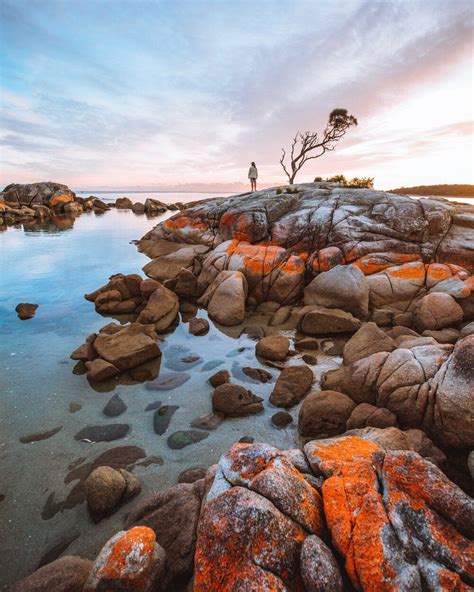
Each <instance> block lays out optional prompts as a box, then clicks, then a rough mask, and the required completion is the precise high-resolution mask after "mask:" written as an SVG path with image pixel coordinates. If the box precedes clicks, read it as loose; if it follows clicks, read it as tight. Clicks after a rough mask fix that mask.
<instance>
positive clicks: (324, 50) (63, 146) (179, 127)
mask: <svg viewBox="0 0 474 592" xmlns="http://www.w3.org/2000/svg"><path fill="white" fill-rule="evenodd" d="M0 10H1V14H0V17H1V18H0V20H1V39H0V45H1V47H0V82H1V91H0V100H1V107H2V112H1V115H0V124H1V126H0V161H1V163H0V185H1V186H3V185H6V184H8V183H11V182H18V183H30V182H36V181H47V180H49V181H57V182H60V183H65V184H67V185H69V186H70V187H71V188H73V189H75V190H85V189H91V190H92V189H125V188H128V189H143V190H147V189H190V190H191V189H193V190H194V189H209V190H213V189H216V190H217V189H221V190H233V189H234V188H235V189H236V190H239V189H241V188H242V187H243V185H242V184H246V183H247V171H248V166H249V163H250V161H255V162H256V163H257V167H258V170H259V183H260V185H261V186H270V185H278V184H283V183H284V182H285V177H284V174H283V171H282V169H281V167H280V164H279V160H280V154H281V147H282V146H284V147H287V146H288V145H289V144H290V142H291V139H292V137H293V135H294V134H295V132H296V131H298V130H301V131H306V130H311V131H321V130H323V129H324V126H325V123H326V121H327V117H328V114H329V113H330V111H331V110H332V109H334V108H335V107H339V108H345V109H348V111H349V112H350V113H352V114H353V115H354V116H355V117H357V119H358V121H359V125H358V126H357V128H352V129H350V130H349V131H348V133H347V134H346V136H345V138H344V139H343V140H342V141H341V142H340V143H339V145H338V146H337V148H336V149H335V150H334V152H332V153H329V154H326V155H324V156H323V157H321V158H319V159H315V160H312V161H310V162H309V163H307V165H306V167H305V168H304V169H302V171H301V172H300V174H299V175H298V177H297V181H300V182H307V181H312V180H313V179H314V177H315V176H322V177H326V176H330V175H334V174H338V173H343V174H345V175H346V177H353V176H370V177H374V178H375V185H376V187H378V188H380V189H390V188H395V187H399V186H402V185H403V186H411V185H420V184H435V183H473V182H474V145H473V119H474V82H473V65H474V57H473V49H474V41H473V13H474V2H471V1H468V2H463V1H457V0H449V1H448V0H443V1H442V2H438V1H437V0H423V1H422V2H417V1H411V0H398V1H374V0H371V1H363V0H342V1H341V0H339V1H337V2H334V1H333V0H331V1H329V2H325V1H318V0H309V1H306V0H291V1H288V0H253V1H247V0H234V1H228V0H214V1H208V0H189V1H185V0H170V1H168V0H60V1H59V0H39V1H37V0H0Z"/></svg>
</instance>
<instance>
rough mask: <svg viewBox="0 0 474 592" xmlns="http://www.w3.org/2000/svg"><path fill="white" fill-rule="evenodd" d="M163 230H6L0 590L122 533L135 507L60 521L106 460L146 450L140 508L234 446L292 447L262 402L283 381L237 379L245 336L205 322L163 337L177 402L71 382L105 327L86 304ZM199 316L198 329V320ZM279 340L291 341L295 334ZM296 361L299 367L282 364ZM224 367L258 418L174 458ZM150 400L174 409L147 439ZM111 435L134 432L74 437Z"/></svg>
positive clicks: (149, 222)
mask: <svg viewBox="0 0 474 592" xmlns="http://www.w3.org/2000/svg"><path fill="white" fill-rule="evenodd" d="M161 219H164V217H161V218H154V219H147V218H146V217H145V216H138V215H135V214H133V213H132V212H130V211H116V210H114V209H112V210H111V211H109V212H106V213H105V214H103V215H96V214H94V213H88V214H83V215H82V216H80V217H79V218H77V219H75V220H74V221H72V220H68V219H67V218H58V220H57V221H56V225H54V224H53V225H51V224H48V225H46V226H44V227H43V228H39V227H32V228H30V229H26V228H23V227H18V228H8V230H7V231H5V232H3V233H2V234H1V235H0V241H1V251H0V252H1V281H0V296H1V299H0V335H1V342H2V356H1V359H0V381H1V387H2V388H1V391H2V394H1V398H0V472H1V479H0V500H2V501H0V524H1V532H2V537H1V542H0V557H2V561H1V568H0V569H1V577H0V582H1V584H0V587H3V588H6V587H7V585H8V584H10V583H12V582H13V581H15V580H17V579H18V578H20V577H22V576H24V575H26V574H27V573H30V572H31V571H33V570H34V569H35V568H36V567H37V566H38V564H39V563H40V561H41V560H43V561H44V560H45V556H46V557H49V558H50V559H51V557H52V558H54V557H56V556H58V555H60V554H63V553H64V554H77V555H81V556H83V557H89V558H93V557H94V556H95V555H96V553H97V552H98V550H99V549H100V547H101V546H102V545H103V544H104V543H105V541H106V540H107V539H108V538H109V537H110V536H111V535H112V534H113V533H114V532H116V531H117V530H120V528H121V526H122V523H123V519H124V516H125V515H126V514H127V512H128V511H129V510H130V507H131V505H133V503H134V502H133V501H132V502H131V503H130V502H129V503H128V504H126V505H125V506H123V507H122V508H121V509H120V510H119V511H118V512H117V513H115V514H114V515H113V516H111V517H109V518H106V519H104V520H102V521H101V522H100V523H99V524H97V525H96V524H94V523H93V522H92V520H91V519H90V518H89V515H88V513H87V509H86V504H85V503H77V504H74V503H68V504H66V505H67V506H68V507H67V508H64V507H62V509H61V504H62V502H64V500H65V499H66V498H67V497H68V495H69V494H70V492H71V491H72V490H73V489H74V486H76V485H77V481H74V480H72V479H66V477H67V475H68V473H69V472H70V471H71V470H74V468H75V467H83V466H84V465H86V464H87V463H89V462H92V461H94V460H95V459H96V458H97V457H98V456H99V455H100V454H101V453H103V452H105V451H107V450H110V449H112V448H117V447H124V446H136V447H139V448H141V449H143V450H144V451H145V452H144V454H145V455H146V458H143V459H140V462H142V461H145V462H144V464H141V465H140V464H136V465H135V468H134V473H135V474H136V475H137V476H138V477H139V478H140V480H141V484H142V493H141V494H140V495H141V496H144V495H146V494H147V493H148V492H150V491H152V490H154V489H161V488H165V487H167V486H170V485H173V484H175V483H176V481H177V476H178V474H179V473H180V472H181V471H183V470H184V469H187V468H189V467H193V466H198V465H199V466H204V467H207V466H209V465H210V464H212V463H214V462H216V461H217V459H218V458H219V456H220V454H221V453H222V452H224V451H225V450H226V449H227V448H228V447H229V446H230V445H231V444H232V443H233V442H236V441H238V440H239V439H240V438H241V437H243V436H250V437H253V438H255V440H256V441H265V442H268V443H270V444H274V445H277V446H280V447H283V448H289V447H293V446H295V445H296V443H297V431H296V418H297V412H298V409H297V408H293V409H292V410H291V413H292V415H293V418H294V419H295V421H294V422H293V423H292V424H291V425H290V426H289V427H287V428H285V429H276V428H275V427H273V426H272V424H271V421H270V418H271V416H272V414H273V413H275V411H278V409H276V408H273V407H272V406H271V405H270V404H269V403H268V398H269V395H270V393H271V390H272V388H273V386H274V382H275V378H276V377H277V375H278V370H276V369H272V368H266V369H267V370H269V371H270V372H271V373H272V375H273V380H272V381H271V382H269V383H267V384H261V383H258V382H255V381H253V380H251V379H249V378H248V377H246V376H245V375H244V374H243V373H242V371H241V368H242V367H243V366H252V367H263V366H262V365H261V364H260V363H259V362H258V361H257V360H256V358H255V341H252V339H250V338H249V337H248V336H246V335H245V334H243V335H241V336H240V337H235V335H236V334H238V332H237V333H236V332H235V331H232V330H224V329H219V328H218V327H216V326H214V325H213V324H212V323H211V329H210V331H209V333H208V334H207V335H206V336H203V337H195V336H192V335H190V334H189V331H188V325H187V323H186V322H183V321H182V320H180V323H179V325H178V326H177V327H176V329H174V331H173V332H171V333H169V334H167V335H165V336H164V339H165V341H164V343H163V344H162V345H161V349H162V352H163V356H162V358H161V366H160V376H162V375H163V374H164V373H165V372H166V373H170V372H177V373H180V374H181V376H182V378H184V379H186V381H185V382H183V384H181V386H178V387H176V388H174V389H172V390H161V391H160V390H153V389H152V388H150V383H135V384H115V385H112V386H111V385H110V384H109V385H106V386H105V387H104V388H101V389H100V391H101V392H99V391H98V390H95V389H94V388H92V387H91V386H90V385H89V383H88V381H87V380H86V378H85V376H84V375H75V374H73V372H72V370H73V367H74V364H75V362H73V361H72V360H70V359H69V355H70V353H71V352H72V351H73V350H74V349H75V348H76V347H78V346H79V345H80V344H81V343H83V341H84V339H85V338H86V337H87V335H89V334H90V333H92V332H94V331H97V330H98V329H99V328H100V327H102V326H104V325H105V324H107V323H108V322H109V321H110V320H111V319H108V318H104V317H101V316H100V315H98V314H97V313H96V312H95V310H94V305H93V304H92V303H90V302H87V301H86V300H85V299H84V297H83V295H84V294H85V293H87V292H90V291H93V290H94V289H96V288H97V287H99V286H101V285H103V284H104V283H106V281H107V279H108V277H109V276H110V275H112V274H114V273H118V272H123V273H137V272H140V271H141V267H142V266H143V265H144V264H145V263H146V262H147V261H148V259H147V258H146V257H145V256H143V255H141V254H140V253H138V252H137V249H136V247H135V245H133V244H131V243H130V241H132V240H133V239H138V238H140V237H141V236H142V235H143V234H144V233H145V232H146V231H147V230H149V229H150V228H152V227H153V226H155V225H156V224H157V223H158V222H159V221H160V220H161ZM19 302H31V303H36V304H38V305H39V307H38V309H37V311H36V315H35V317H34V318H33V319H31V320H27V321H21V320H19V319H18V317H17V314H16V312H15V306H16V305H17V304H18V303H19ZM198 316H201V317H205V318H207V315H206V312H205V311H203V310H201V311H199V312H198ZM261 316H262V315H260V317H261ZM260 322H263V323H265V319H264V318H253V319H249V320H248V324H251V323H252V324H255V323H260ZM224 331H225V332H224ZM287 334H288V336H290V337H291V335H292V334H293V332H292V331H291V330H288V332H287ZM189 356H191V357H198V360H194V362H192V363H190V364H189V363H188V364H186V363H183V362H182V358H188V357H189ZM338 361H339V359H338V358H335V357H332V358H331V357H328V356H320V357H319V360H318V364H317V366H314V367H313V370H314V373H315V377H316V383H315V384H316V385H317V381H318V380H319V377H320V375H321V372H322V371H324V370H327V369H328V368H330V367H336V366H337V365H338ZM298 362H301V359H300V357H299V356H298V357H295V358H292V359H291V362H290V363H298ZM212 366H213V367H212ZM225 368H226V369H228V370H229V371H230V372H231V373H232V377H233V378H232V382H235V383H239V384H243V385H245V386H246V387H247V388H250V389H251V390H252V391H253V392H254V393H255V394H258V395H260V396H262V397H263V398H264V400H265V403H264V404H265V411H264V412H263V413H260V414H258V415H254V416H251V417H246V418H238V419H226V420H225V421H224V422H223V423H222V424H221V425H220V426H219V427H218V428H217V430H215V431H211V432H209V436H208V437H207V438H206V439H204V440H202V441H200V442H197V443H195V444H193V445H190V446H187V447H185V448H183V449H181V450H172V449H170V448H169V446H168V444H167V439H168V437H169V435H171V434H173V433H174V432H176V431H178V430H187V429H190V423H191V421H192V420H193V419H194V418H196V417H198V416H200V415H203V414H206V413H209V412H210V411H211V394H212V389H211V387H210V385H209V384H208V382H207V379H208V378H209V376H211V375H212V374H214V373H215V372H216V371H217V370H221V369H225ZM118 382H120V381H118ZM151 386H152V385H151ZM115 394H118V395H119V396H120V398H121V399H122V400H123V401H124V402H125V404H126V406H127V410H126V411H125V412H124V413H123V414H121V415H120V416H119V417H107V416H106V415H104V414H103V408H104V406H105V405H106V403H107V402H108V401H109V399H110V398H111V397H112V396H113V395H115ZM156 401H161V403H162V404H163V405H173V406H177V407H178V409H177V410H176V412H175V413H174V415H173V416H172V418H171V421H170V425H169V427H168V429H167V430H166V432H165V433H164V434H162V435H158V434H156V433H155V431H154V429H153V413H154V412H153V411H145V407H146V406H147V405H149V404H150V403H154V402H156ZM71 403H73V407H72V409H77V408H78V407H79V406H80V409H79V410H77V411H75V412H71V407H70V405H71ZM116 423H120V424H124V423H125V424H128V425H129V427H130V429H129V432H128V434H127V436H126V437H125V438H121V439H119V440H115V441H112V442H100V443H89V442H85V441H80V440H79V441H78V440H75V439H74V436H75V435H76V434H77V433H78V432H79V431H80V430H81V429H83V428H85V427H87V426H91V425H110V424H116ZM56 428H61V429H60V430H59V431H58V432H57V433H55V434H54V435H53V436H51V437H50V438H48V439H45V440H41V441H35V442H32V443H26V444H25V443H22V442H20V438H22V437H25V436H29V435H31V434H35V433H39V432H46V431H49V430H53V429H56ZM150 457H155V458H154V459H151V460H152V461H154V462H151V464H148V463H147V462H146V460H147V459H150ZM65 480H66V482H65ZM48 553H49V555H48Z"/></svg>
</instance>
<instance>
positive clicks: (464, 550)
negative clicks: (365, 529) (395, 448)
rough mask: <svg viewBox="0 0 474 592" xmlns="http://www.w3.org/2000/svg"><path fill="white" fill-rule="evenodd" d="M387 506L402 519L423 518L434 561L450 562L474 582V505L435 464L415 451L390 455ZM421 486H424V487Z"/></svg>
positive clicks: (386, 465) (385, 465)
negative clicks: (445, 559)
mask: <svg viewBox="0 0 474 592" xmlns="http://www.w3.org/2000/svg"><path fill="white" fill-rule="evenodd" d="M383 476H384V483H385V487H386V491H387V495H386V503H387V508H388V510H389V513H390V515H391V516H393V517H394V521H395V520H396V519H397V518H398V516H402V517H403V516H412V520H413V521H414V522H418V520H419V519H417V517H418V516H422V518H423V524H424V531H425V532H424V534H423V537H424V538H425V539H427V538H429V539H430V549H431V554H432V556H433V559H435V560H437V561H440V562H441V561H443V558H445V557H447V556H449V558H450V562H452V564H453V565H455V566H456V570H457V571H459V573H461V574H462V575H465V576H467V577H468V578H470V579H471V580H474V543H473V542H472V540H468V538H467V537H469V538H471V539H472V536H473V535H474V503H473V501H472V499H471V498H469V497H468V496H467V495H466V494H465V493H464V492H463V491H461V490H460V489H459V488H458V487H457V486H456V485H454V484H453V483H451V481H449V479H448V478H447V477H446V476H445V475H444V474H443V473H442V472H441V471H440V470H439V469H438V468H437V467H436V466H434V465H432V464H431V463H428V462H426V461H425V460H424V459H422V458H421V457H420V456H418V455H417V454H415V453H413V452H406V451H399V452H393V453H391V454H387V455H386V456H385V459H384V463H383ZM420 483H422V484H423V486H420Z"/></svg>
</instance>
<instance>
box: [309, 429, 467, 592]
mask: <svg viewBox="0 0 474 592" xmlns="http://www.w3.org/2000/svg"><path fill="white" fill-rule="evenodd" d="M305 453H306V456H307V459H308V461H309V463H310V465H311V468H312V469H313V471H314V472H315V473H316V474H322V475H323V477H324V478H325V480H324V483H323V485H322V496H323V503H324V510H325V517H326V522H327V526H328V529H329V531H330V533H331V539H332V542H333V544H334V547H335V548H336V550H337V551H338V553H339V554H341V555H342V557H343V558H344V559H345V570H346V573H347V575H348V576H349V578H350V580H351V582H352V584H353V586H354V587H355V588H356V589H358V590H374V591H375V590H386V589H387V582H390V589H394V590H406V591H408V590H410V591H420V592H421V590H425V589H427V590H430V591H432V592H435V591H437V590H446V589H452V590H456V589H457V590H464V589H467V587H466V586H467V584H468V582H472V578H473V575H474V574H473V568H472V561H471V560H470V556H472V552H473V550H474V545H473V544H472V542H470V539H472V536H473V534H474V519H473V516H474V504H473V501H472V499H471V498H469V496H467V495H466V494H465V493H464V492H463V491H462V490H460V489H459V488H458V487H457V486H456V485H454V484H453V483H451V482H450V481H449V480H448V478H447V477H446V476H445V475H444V474H443V473H442V472H441V471H440V470H439V469H438V468H437V467H436V466H435V465H434V464H432V463H431V462H428V461H426V460H424V459H423V458H421V457H420V456H419V455H418V454H416V453H414V452H408V451H392V452H384V451H383V449H382V448H381V447H379V446H378V445H377V444H375V443H373V442H370V441H368V440H363V439H361V438H358V437H356V436H345V437H342V438H338V439H331V440H319V441H313V442H310V443H309V444H307V445H306V446H305ZM408 558H410V561H408Z"/></svg>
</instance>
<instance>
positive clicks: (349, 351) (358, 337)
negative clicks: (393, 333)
mask: <svg viewBox="0 0 474 592" xmlns="http://www.w3.org/2000/svg"><path fill="white" fill-rule="evenodd" d="M396 348H397V344H396V342H395V341H394V340H393V339H392V338H391V337H389V336H388V335H387V334H386V333H384V331H382V329H379V328H378V327H377V325H376V324H375V323H364V324H363V325H362V327H361V328H360V329H359V330H358V331H357V333H355V334H354V335H353V336H352V337H351V339H349V341H348V342H347V343H346V344H345V346H344V351H343V357H344V363H345V364H351V363H352V362H356V361H357V360H360V359H362V358H366V357H367V356H370V355H371V354H375V353H377V352H385V351H386V352H390V351H393V350H394V349H396Z"/></svg>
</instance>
